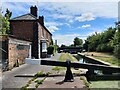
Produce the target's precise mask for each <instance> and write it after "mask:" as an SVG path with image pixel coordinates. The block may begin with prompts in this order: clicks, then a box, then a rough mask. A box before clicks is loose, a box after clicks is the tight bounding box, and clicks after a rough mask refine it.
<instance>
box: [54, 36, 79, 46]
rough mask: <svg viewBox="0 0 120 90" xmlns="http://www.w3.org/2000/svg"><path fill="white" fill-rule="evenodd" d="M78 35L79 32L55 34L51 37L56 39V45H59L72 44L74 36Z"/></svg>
mask: <svg viewBox="0 0 120 90" xmlns="http://www.w3.org/2000/svg"><path fill="white" fill-rule="evenodd" d="M78 36H80V35H79V34H65V35H62V34H55V35H54V36H53V39H54V40H57V41H58V45H59V46H60V45H61V44H64V45H71V44H73V40H74V38H75V37H78Z"/></svg>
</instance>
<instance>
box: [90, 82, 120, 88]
mask: <svg viewBox="0 0 120 90" xmlns="http://www.w3.org/2000/svg"><path fill="white" fill-rule="evenodd" d="M119 85H120V81H91V84H90V88H111V89H114V88H117V89H120V86H119Z"/></svg>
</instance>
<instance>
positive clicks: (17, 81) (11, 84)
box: [2, 53, 84, 90]
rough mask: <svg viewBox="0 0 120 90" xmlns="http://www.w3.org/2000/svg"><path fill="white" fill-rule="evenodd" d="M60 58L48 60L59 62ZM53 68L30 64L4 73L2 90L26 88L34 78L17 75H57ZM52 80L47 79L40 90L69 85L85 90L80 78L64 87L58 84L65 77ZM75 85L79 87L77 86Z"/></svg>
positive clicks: (57, 56)
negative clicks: (40, 73)
mask: <svg viewBox="0 0 120 90" xmlns="http://www.w3.org/2000/svg"><path fill="white" fill-rule="evenodd" d="M59 57H60V54H59V53H58V54H56V55H55V56H52V57H51V58H46V59H48V60H51V59H52V60H57V59H58V58H59ZM52 68H53V66H43V65H28V64H24V65H21V66H19V67H16V68H14V69H12V71H7V72H4V73H3V81H2V88H21V87H23V86H25V85H26V84H27V82H28V81H29V80H30V79H32V77H15V76H16V75H25V74H27V75H34V74H36V73H37V72H38V71H43V72H52V73H54V74H56V71H53V70H52ZM63 75H64V74H63ZM51 78H52V77H51ZM51 78H49V77H47V79H46V80H45V83H44V84H43V85H42V86H39V87H38V88H50V87H51V88H55V87H57V88H61V87H65V88H68V87H69V85H71V86H70V87H69V88H71V87H78V88H79V87H80V88H83V87H84V85H83V82H81V81H80V79H78V78H76V79H75V82H73V83H71V84H70V83H64V84H62V86H61V85H60V84H56V83H57V82H60V81H61V80H63V79H64V76H61V77H53V79H51ZM78 80H79V81H78ZM75 83H76V85H77V86H76V85H75ZM51 85H54V86H51ZM32 88H34V87H32ZM8 90H9V89H8ZM77 90H78V89H77Z"/></svg>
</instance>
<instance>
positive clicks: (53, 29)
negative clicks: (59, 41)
mask: <svg viewBox="0 0 120 90" xmlns="http://www.w3.org/2000/svg"><path fill="white" fill-rule="evenodd" d="M48 30H49V31H50V32H55V31H56V30H59V28H57V27H56V26H49V27H48Z"/></svg>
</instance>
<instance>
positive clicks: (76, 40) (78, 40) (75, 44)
mask: <svg viewBox="0 0 120 90" xmlns="http://www.w3.org/2000/svg"><path fill="white" fill-rule="evenodd" d="M73 42H74V46H80V45H82V44H83V41H82V39H80V38H78V37H76V38H74V41H73Z"/></svg>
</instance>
